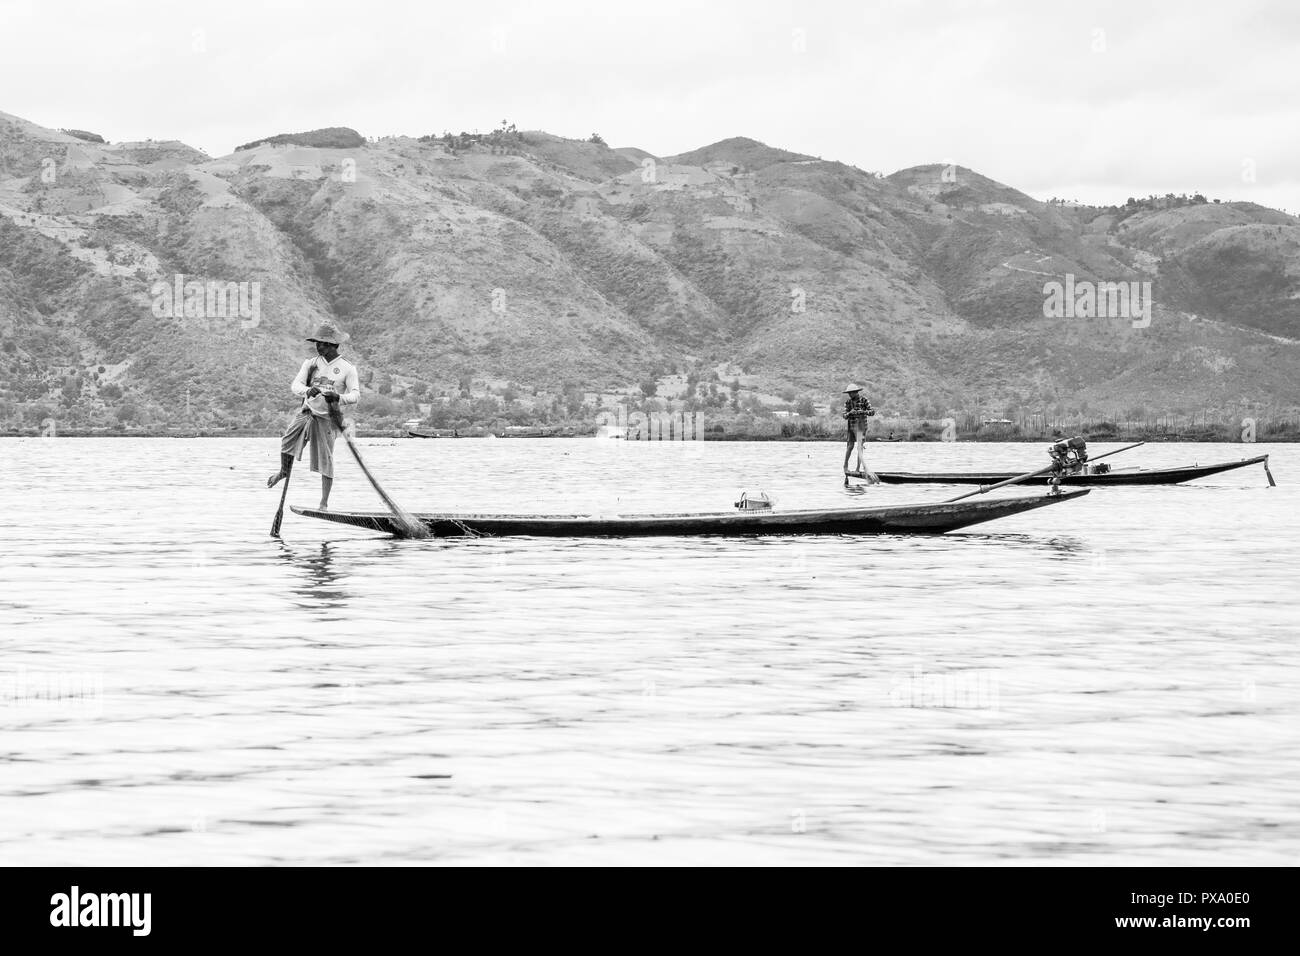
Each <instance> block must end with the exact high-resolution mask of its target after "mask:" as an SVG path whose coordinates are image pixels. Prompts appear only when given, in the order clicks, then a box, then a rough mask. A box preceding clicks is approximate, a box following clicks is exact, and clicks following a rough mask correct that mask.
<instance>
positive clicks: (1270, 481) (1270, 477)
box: [1264, 455, 1277, 488]
mask: <svg viewBox="0 0 1300 956" xmlns="http://www.w3.org/2000/svg"><path fill="white" fill-rule="evenodd" d="M1264 474H1266V475H1268V486H1269V487H1270V488H1276V487H1277V482H1276V481H1274V480H1273V473H1272V472H1271V471H1269V470H1268V455H1265V456H1264Z"/></svg>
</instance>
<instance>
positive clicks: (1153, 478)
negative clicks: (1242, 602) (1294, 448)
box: [849, 455, 1271, 487]
mask: <svg viewBox="0 0 1300 956" xmlns="http://www.w3.org/2000/svg"><path fill="white" fill-rule="evenodd" d="M1261 463H1262V464H1263V465H1264V470H1265V472H1267V471H1268V455H1259V456H1257V457H1255V458H1247V459H1244V460H1242V461H1227V462H1222V463H1220V464H1217V465H1184V466H1183V467H1180V468H1113V469H1107V470H1105V471H1099V472H1098V473H1096V474H1092V473H1088V474H1078V475H1064V476H1062V478H1061V484H1063V485H1087V486H1091V487H1102V486H1108V485H1177V484H1181V483H1182V482H1184V481H1194V480H1195V479H1197V478H1206V477H1209V476H1210V475H1218V474H1221V473H1222V472H1225V471H1232V470H1233V469H1235V468H1245V467H1246V466H1247V465H1258V464H1261ZM849 475H850V477H853V478H864V477H865V475H861V474H858V473H856V472H849ZM876 475H877V476H878V477H879V478H880V480H881V481H883V482H885V483H886V484H891V485H993V484H997V483H998V482H999V481H1006V480H1007V479H1008V478H1014V477H1015V473H1014V472H996V471H928V472H908V471H878V472H876ZM1270 477H1271V476H1270ZM1052 481H1053V476H1052V475H1050V474H1048V475H1037V476H1035V477H1032V478H1026V479H1025V480H1024V481H1023V482H1022V484H1026V485H1046V484H1051V482H1052Z"/></svg>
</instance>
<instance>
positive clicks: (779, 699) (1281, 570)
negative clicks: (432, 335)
mask: <svg viewBox="0 0 1300 956" xmlns="http://www.w3.org/2000/svg"><path fill="white" fill-rule="evenodd" d="M3 445H4V447H3V448H2V449H0V452H3V460H4V461H5V462H6V478H7V480H6V481H5V482H3V483H0V505H3V506H4V513H5V514H6V515H7V516H9V517H8V520H9V522H10V523H9V524H8V525H7V526H6V529H5V548H3V549H0V574H2V575H3V579H4V580H5V581H6V583H7V587H6V588H5V589H4V591H3V593H0V721H2V723H0V752H2V753H3V754H4V755H5V758H6V765H7V767H8V770H9V772H8V773H6V774H5V775H4V777H3V778H0V859H4V860H5V861H6V862H14V863H24V862H26V863H31V862H38V863H46V864H49V863H81V864H94V863H109V862H120V861H121V860H122V859H123V858H130V859H132V860H133V861H137V862H140V863H209V864H218V863H320V862H336V863H386V862H441V861H446V862H475V863H482V862H506V861H513V862H525V863H530V862H537V863H542V862H545V863H585V862H655V863H682V862H686V863H691V862H710V863H720V862H732V863H747V862H756V863H770V862H790V863H863V862H866V863H905V864H906V863H932V864H933V863H978V862H991V861H1008V862H1045V861H1052V862H1058V861H1064V862H1075V863H1086V864H1095V863H1106V864H1115V863H1129V864H1133V863H1213V864H1229V863H1282V862H1288V863H1289V862H1290V861H1292V860H1293V859H1294V858H1295V856H1296V853H1297V851H1298V850H1300V810H1297V809H1296V807H1295V801H1294V795H1293V791H1294V786H1293V775H1294V768H1295V766H1296V759H1297V756H1300V753H1298V751H1300V742H1298V741H1297V730H1296V728H1297V727H1298V726H1300V720H1297V718H1298V717H1300V714H1297V709H1298V708H1300V704H1298V703H1297V702H1298V701H1300V670H1298V668H1297V663H1296V659H1295V653H1294V651H1295V642H1296V637H1297V630H1298V629H1300V622H1298V616H1297V611H1298V610H1300V598H1297V595H1296V591H1295V585H1294V582H1295V580H1296V579H1297V576H1298V575H1300V556H1298V555H1297V549H1296V548H1295V546H1294V541H1295V540H1296V539H1297V534H1298V533H1300V507H1297V505H1300V501H1298V500H1297V499H1298V498H1300V493H1298V492H1297V489H1300V484H1297V483H1296V482H1297V476H1300V449H1297V448H1296V447H1295V446H1281V447H1279V446H1267V450H1268V451H1270V452H1272V454H1273V456H1274V457H1273V462H1272V465H1273V472H1274V474H1275V476H1277V478H1278V480H1279V481H1280V482H1281V484H1280V485H1279V486H1278V487H1277V488H1272V489H1270V488H1268V487H1267V482H1266V480H1265V479H1264V477H1263V475H1262V472H1261V471H1260V470H1259V469H1258V467H1256V468H1252V469H1248V470H1245V471H1242V472H1237V473H1229V474H1226V475H1220V476H1216V477H1215V478H1213V479H1208V480H1206V481H1204V482H1198V483H1197V484H1195V485H1192V486H1187V487H1182V488H1131V489H1122V488H1121V489H1103V490H1099V491H1096V492H1094V493H1093V494H1092V495H1090V496H1088V497H1087V498H1084V499H1081V500H1080V501H1078V502H1070V503H1065V504H1062V505H1060V506H1059V507H1055V508H1051V509H1045V510H1042V511H1037V512H1032V513H1030V514H1027V515H1022V516H1018V517H1015V518H1011V519H1007V520H1004V521H999V522H996V523H990V524H987V525H982V526H980V527H978V528H975V529H972V530H969V531H966V532H961V533H957V534H953V535H947V536H943V537H923V538H905V537H875V538H871V537H864V538H855V537H815V538H759V539H736V540H731V539H718V538H708V539H680V538H678V539H674V538H666V539H650V540H630V541H618V540H588V541H582V540H567V541H566V540H540V539H537V540H530V539H492V538H479V539H472V540H449V541H448V540H444V541H396V540H393V539H390V538H386V537H384V536H381V535H376V534H372V533H370V532H365V531H360V530H356V529H350V528H345V527H340V526H335V525H329V524H325V523H323V522H312V521H309V520H307V519H303V518H300V517H298V516H296V515H287V516H286V519H285V525H284V539H283V540H282V541H274V540H272V539H270V538H269V537H267V534H266V531H267V528H268V526H269V520H270V516H271V514H272V513H273V512H274V510H275V506H276V504H277V503H278V495H275V494H274V493H271V492H267V491H266V490H265V488H264V487H262V484H263V483H264V480H265V474H264V471H265V467H264V466H265V460H266V459H267V458H268V457H269V456H271V455H272V454H273V449H274V440H273V439H267V440H224V441H223V440H208V441H203V440H179V441H178V440H155V441H149V440H134V439H109V440H98V441H96V440H78V439H57V440H45V441H39V440H12V441H5V442H3ZM1100 450H1105V449H1100ZM1251 450H1253V449H1246V450H1245V451H1247V452H1248V451H1251ZM869 451H870V462H871V464H872V466H873V467H877V468H883V467H887V466H888V467H891V468H896V469H897V470H925V469H938V468H945V469H953V470H956V469H961V468H987V469H994V468H996V469H1002V470H1011V469H1013V468H1016V467H1018V466H1021V465H1023V466H1025V470H1029V468H1032V467H1033V466H1034V465H1036V464H1038V461H1037V459H1038V457H1040V456H1041V449H1040V448H1039V447H1038V446H1030V445H1003V446H997V445H947V446H940V445H908V444H902V443H899V444H889V445H884V446H875V447H873V448H872V449H870V450H869ZM1132 454H1134V455H1137V454H1139V453H1138V452H1135V453H1132ZM1140 454H1141V456H1142V457H1141V464H1144V465H1149V466H1152V467H1156V466H1162V465H1176V464H1184V463H1186V462H1189V461H1192V460H1200V461H1209V460H1219V459H1232V458H1240V457H1245V454H1244V452H1243V446H1219V447H1207V446H1177V445H1160V446H1155V447H1150V446H1149V447H1147V448H1144V449H1142V450H1141V451H1140ZM366 457H367V461H368V463H369V464H370V466H371V467H372V469H374V471H375V472H376V474H377V475H379V476H380V477H381V480H382V481H383V482H384V485H385V488H386V489H387V490H388V491H389V492H390V493H391V494H393V496H394V497H395V498H396V499H397V500H398V501H401V502H402V503H403V504H404V505H406V506H407V507H410V508H418V509H420V510H463V511H500V512H516V513H517V512H529V511H536V512H566V511H574V512H586V513H611V514H612V513H619V512H624V513H630V512H648V511H694V510H713V509H719V508H721V509H727V508H729V507H730V505H731V502H733V501H735V500H736V498H737V497H738V492H739V491H740V490H742V489H748V490H760V489H761V490H765V491H767V492H768V493H769V494H771V495H772V497H773V498H774V499H775V500H776V502H777V507H778V508H782V507H786V508H795V507H819V506H826V507H851V506H854V505H857V504H861V503H862V502H864V501H869V502H872V503H882V504H886V503H899V502H906V501H934V500H938V499H942V498H944V497H951V496H952V492H951V491H950V490H949V489H936V488H925V487H898V486H895V487H876V488H871V489H869V490H867V491H866V492H864V493H862V494H861V495H857V496H853V495H847V494H845V493H844V491H843V489H842V487H841V482H840V477H839V476H838V474H837V473H836V471H837V468H838V466H839V460H837V459H841V457H842V449H841V448H840V447H839V445H838V444H837V443H826V444H824V445H823V444H779V443H766V444H730V443H728V444H721V443H720V444H713V443H681V444H675V445H674V444H667V443H665V444H655V443H635V444H625V443H623V442H604V443H599V442H595V441H577V440H575V441H563V440H556V441H528V440H519V441H497V442H474V441H460V442H456V441H438V442H416V441H405V442H391V441H389V442H373V443H366ZM91 460H93V461H94V462H95V463H96V467H95V470H94V473H93V475H92V474H91V473H90V472H89V471H88V469H87V468H86V462H87V461H91ZM521 462H522V463H526V465H527V467H526V469H521V466H520V463H521ZM521 476H522V477H521ZM295 487H296V488H297V492H296V493H295V491H294V490H291V491H290V498H291V500H295V501H303V502H306V503H310V502H311V501H312V499H313V498H314V496H315V492H314V488H313V487H312V483H311V482H303V483H301V484H300V485H297V486H295ZM945 492H947V493H946V494H945ZM1014 493H1016V492H1014V491H1007V492H997V493H995V494H1014ZM1029 493H1034V494H1037V493H1039V492H1037V491H1033V492H1029ZM333 503H334V505H335V506H336V507H340V508H364V509H373V510H378V509H380V508H381V507H382V505H381V504H380V503H379V502H378V501H377V500H375V499H374V497H373V494H372V493H370V492H369V490H368V488H367V486H366V485H365V483H364V480H363V479H362V478H361V477H360V476H359V475H358V474H357V473H356V471H355V468H352V467H350V466H349V462H348V460H347V459H344V461H343V463H342V464H341V465H340V474H339V477H338V480H337V481H336V485H335V489H334V498H333Z"/></svg>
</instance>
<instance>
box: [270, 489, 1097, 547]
mask: <svg viewBox="0 0 1300 956" xmlns="http://www.w3.org/2000/svg"><path fill="white" fill-rule="evenodd" d="M1086 494H1088V491H1087V490H1086V489H1085V490H1082V491H1068V492H1062V493H1060V494H1047V495H1021V496H1019V497H1015V498H981V499H979V500H977V501H962V502H958V503H955V504H954V503H949V502H937V503H935V504H919V505H884V506H877V507H873V508H838V509H818V510H809V511H728V512H717V513H714V514H661V515H618V516H599V515H491V514H488V515H481V514H456V515H452V514H417V515H416V516H415V517H416V518H418V519H419V520H420V521H423V522H424V524H425V526H426V527H427V528H428V529H429V532H430V533H431V534H433V535H434V536H436V537H449V538H454V537H463V536H467V535H468V536H471V537H472V536H476V535H483V536H485V537H504V536H507V535H512V536H513V535H528V536H534V537H549V538H589V537H608V538H631V537H648V536H669V535H671V536H678V535H691V536H694V535H733V536H753V535H770V534H942V533H943V532H945V531H955V530H957V529H958V528H966V527H969V526H970V525H975V524H980V523H981V522H984V521H992V520H994V519H995V518H1005V517H1007V516H1009V515H1016V514H1021V513H1022V512H1025V511H1033V510H1034V509H1035V508H1045V507H1047V506H1048V505H1055V504H1059V503H1061V502H1062V501H1069V500H1071V499H1073V498H1079V497H1082V496H1083V495H1086ZM291 507H292V509H293V512H294V513H295V514H300V515H303V516H304V517H307V518H320V519H321V520H322V521H334V522H338V523H339V524H347V525H353V526H354V527H358V528H367V529H369V530H371V531H383V532H386V533H388V534H397V533H398V529H397V527H396V526H395V524H394V523H393V518H392V515H390V514H389V513H388V512H386V511H321V510H320V509H318V508H303V507H300V506H298V505H293V506H291Z"/></svg>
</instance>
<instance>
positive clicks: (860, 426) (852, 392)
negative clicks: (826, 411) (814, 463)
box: [844, 385, 880, 488]
mask: <svg viewBox="0 0 1300 956" xmlns="http://www.w3.org/2000/svg"><path fill="white" fill-rule="evenodd" d="M861 392H862V386H861V385H850V386H848V387H847V388H846V389H844V394H845V395H847V396H848V398H846V399H845V400H844V421H845V423H846V424H847V425H848V444H847V445H846V446H845V448H844V487H846V488H847V487H848V485H849V456H850V455H851V454H853V450H854V449H855V448H856V449H857V452H858V468H857V470H858V471H859V472H860V473H861V474H862V475H863V476H864V477H865V478H866V479H867V482H868V483H869V484H872V485H877V484H880V479H879V478H877V477H876V473H875V472H874V471H872V470H871V469H870V468H868V467H867V465H866V462H864V461H863V460H862V442H863V439H865V438H866V436H867V419H868V418H870V417H871V416H872V415H874V414H876V410H875V409H874V408H872V407H871V402H869V401H868V400H867V399H866V397H865V396H863V395H862V394H861Z"/></svg>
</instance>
